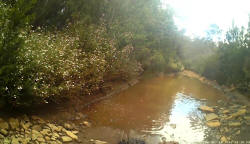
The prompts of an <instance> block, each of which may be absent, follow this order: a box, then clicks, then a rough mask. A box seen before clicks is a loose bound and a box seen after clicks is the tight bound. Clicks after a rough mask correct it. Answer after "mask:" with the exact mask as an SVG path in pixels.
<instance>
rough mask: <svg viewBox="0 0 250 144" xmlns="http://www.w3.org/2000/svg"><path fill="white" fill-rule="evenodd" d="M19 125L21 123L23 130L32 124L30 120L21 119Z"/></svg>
mask: <svg viewBox="0 0 250 144" xmlns="http://www.w3.org/2000/svg"><path fill="white" fill-rule="evenodd" d="M20 125H21V127H22V128H23V129H24V130H27V129H29V128H30V126H31V125H32V124H31V123H30V122H27V121H26V122H25V121H21V122H20Z"/></svg>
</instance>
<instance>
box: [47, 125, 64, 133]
mask: <svg viewBox="0 0 250 144" xmlns="http://www.w3.org/2000/svg"><path fill="white" fill-rule="evenodd" d="M47 125H48V126H49V127H50V128H51V130H52V131H57V132H60V131H61V130H62V129H60V128H59V127H57V126H56V125H54V124H50V123H49V124H47Z"/></svg>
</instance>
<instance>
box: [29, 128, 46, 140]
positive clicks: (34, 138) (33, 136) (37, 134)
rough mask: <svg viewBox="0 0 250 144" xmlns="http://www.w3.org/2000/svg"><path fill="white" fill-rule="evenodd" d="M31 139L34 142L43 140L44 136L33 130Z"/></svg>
mask: <svg viewBox="0 0 250 144" xmlns="http://www.w3.org/2000/svg"><path fill="white" fill-rule="evenodd" d="M31 137H32V140H36V139H37V138H42V137H43V135H42V134H41V133H40V132H38V131H36V130H32V131H31Z"/></svg>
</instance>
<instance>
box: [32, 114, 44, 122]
mask: <svg viewBox="0 0 250 144" xmlns="http://www.w3.org/2000/svg"><path fill="white" fill-rule="evenodd" d="M31 119H32V120H34V121H37V122H38V123H40V124H44V123H46V122H45V121H44V120H43V119H42V118H40V117H38V116H35V115H33V116H31Z"/></svg>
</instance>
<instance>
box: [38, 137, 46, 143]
mask: <svg viewBox="0 0 250 144" xmlns="http://www.w3.org/2000/svg"><path fill="white" fill-rule="evenodd" d="M37 141H39V142H45V139H44V138H43V137H38V138H37Z"/></svg>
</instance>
